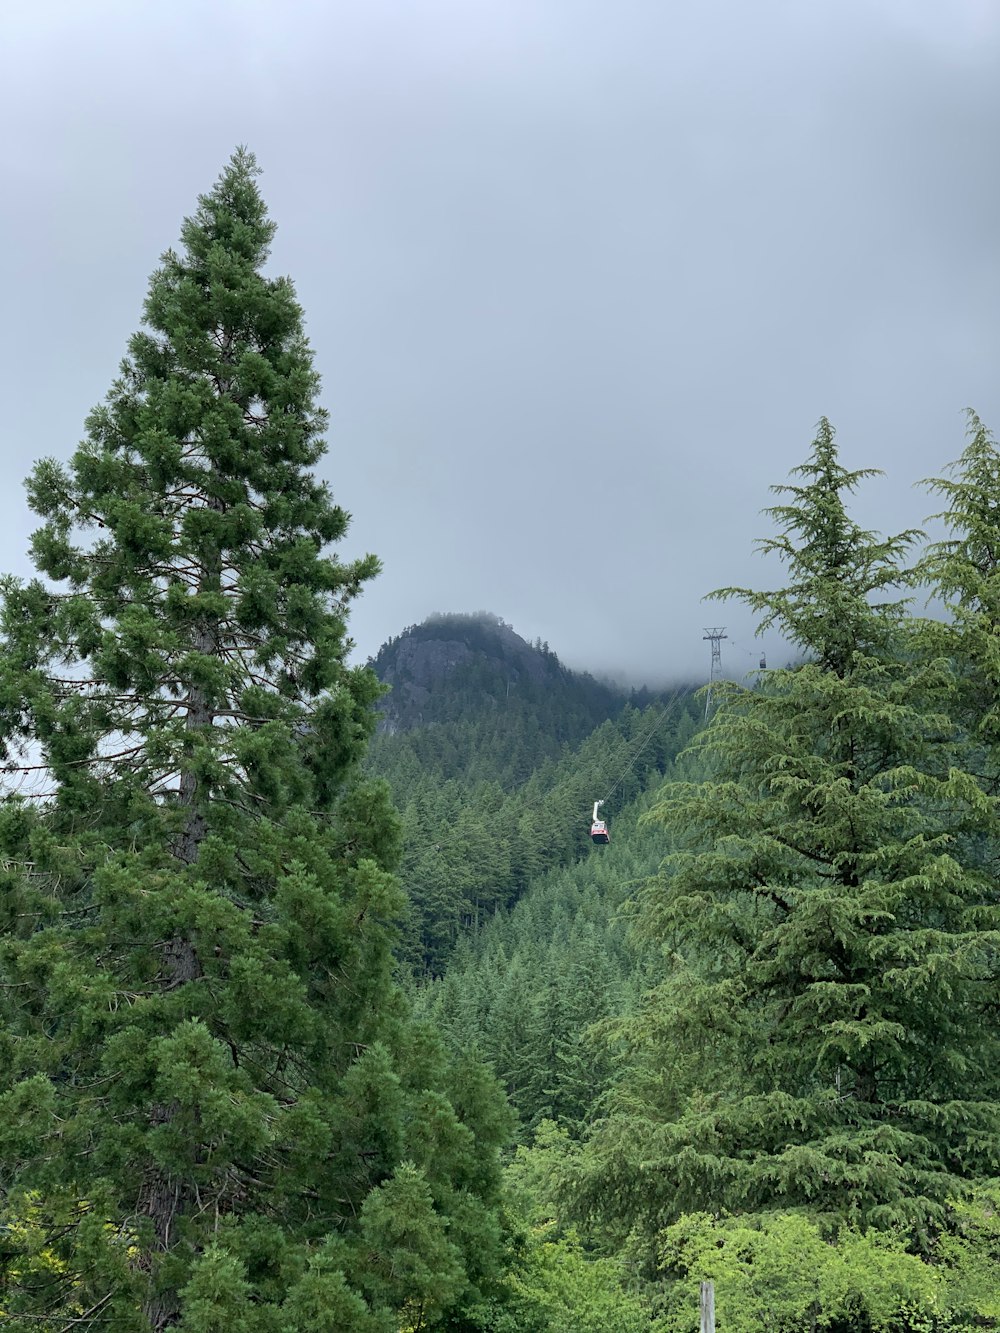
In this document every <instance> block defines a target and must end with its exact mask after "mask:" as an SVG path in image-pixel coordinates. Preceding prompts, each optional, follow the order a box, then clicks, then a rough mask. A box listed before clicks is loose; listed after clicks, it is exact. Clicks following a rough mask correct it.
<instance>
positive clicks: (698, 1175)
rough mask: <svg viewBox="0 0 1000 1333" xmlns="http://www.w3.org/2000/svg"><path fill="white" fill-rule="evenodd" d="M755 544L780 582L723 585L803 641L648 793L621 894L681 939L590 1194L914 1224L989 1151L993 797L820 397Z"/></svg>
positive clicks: (650, 1212)
mask: <svg viewBox="0 0 1000 1333" xmlns="http://www.w3.org/2000/svg"><path fill="white" fill-rule="evenodd" d="M797 471H798V477H799V478H800V481H799V482H798V483H797V484H793V485H790V486H788V487H781V488H778V489H779V491H783V492H784V493H785V495H786V497H787V498H786V499H785V501H784V502H783V503H781V504H779V505H778V506H776V507H775V508H774V509H772V510H771V511H769V512H770V513H771V514H772V516H773V517H774V518H775V520H776V522H777V524H778V528H779V533H778V535H777V536H775V537H773V538H770V539H769V540H767V541H765V542H764V543H763V544H762V545H763V548H764V549H765V550H766V551H770V552H774V553H776V554H777V555H779V556H780V557H781V558H782V559H783V560H784V562H785V563H786V564H787V567H788V570H789V574H790V580H789V584H788V586H787V587H786V588H783V589H778V590H776V591H769V592H757V591H753V590H749V589H745V588H730V589H724V590H723V591H722V592H721V593H719V594H716V595H718V596H725V597H729V596H735V597H738V598H741V599H742V600H744V601H745V602H747V603H748V604H749V605H750V606H751V607H752V608H753V609H754V610H755V611H756V612H758V613H759V614H760V616H761V626H762V628H763V627H766V626H769V625H775V626H777V627H778V628H779V629H780V630H781V632H782V633H783V634H784V635H785V636H786V637H787V638H788V639H790V640H791V641H792V642H793V643H794V644H795V645H796V646H797V647H798V648H799V649H800V650H801V652H802V654H803V657H804V661H803V662H802V664H801V665H799V666H796V667H792V668H790V669H787V670H779V671H772V672H769V673H767V676H766V677H765V678H764V679H762V680H761V682H760V684H759V688H756V689H744V688H740V687H738V686H735V685H729V686H727V687H725V688H724V689H723V690H722V691H720V692H719V694H718V695H717V697H718V698H719V711H718V714H717V716H716V718H715V720H714V722H713V725H712V726H711V727H710V728H709V730H708V731H707V732H706V733H705V735H704V747H703V750H702V759H703V762H705V763H706V765H708V766H709V775H708V779H707V780H706V781H703V782H698V783H684V784H675V785H672V786H670V787H668V788H666V789H665V791H664V794H663V799H662V801H661V803H660V804H659V805H658V807H657V808H656V809H655V810H654V811H653V814H652V818H653V819H654V820H656V821H658V822H660V823H662V824H664V825H665V826H666V827H667V828H668V829H669V830H670V831H671V834H672V836H673V838H674V839H675V845H676V846H677V848H678V850H677V852H676V854H674V855H673V856H671V857H670V858H669V859H668V861H667V863H666V865H665V867H664V870H663V872H662V874H661V875H660V876H659V877H658V879H657V880H656V881H655V882H653V883H652V884H651V885H650V887H649V888H648V890H647V891H646V892H645V893H644V894H643V896H642V898H641V899H640V902H639V911H640V914H641V923H642V926H641V928H642V929H643V930H644V931H645V932H646V933H648V935H650V936H652V937H654V938H656V939H657V940H658V941H660V942H662V943H663V945H664V946H665V947H666V948H667V950H668V952H670V953H673V952H674V951H676V953H675V954H674V957H675V969H674V971H673V974H672V976H671V977H670V979H669V980H668V981H667V982H666V983H664V984H663V985H662V986H661V987H659V988H658V990H657V991H656V992H655V993H654V995H653V997H652V999H651V1000H650V1002H649V1003H648V1004H647V1006H646V1008H645V1011H644V1013H643V1015H642V1017H641V1018H640V1019H638V1020H637V1021H636V1023H635V1024H634V1026H632V1028H631V1031H630V1039H631V1050H632V1052H633V1059H634V1060H635V1062H636V1071H635V1073H634V1074H632V1075H629V1076H626V1078H625V1080H624V1084H623V1088H622V1090H621V1092H620V1095H619V1098H618V1114H617V1115H616V1116H612V1117H610V1118H609V1120H608V1121H607V1123H606V1124H605V1126H604V1127H603V1128H602V1129H601V1130H600V1132H599V1133H598V1134H597V1136H596V1138H595V1142H594V1145H593V1146H594V1149H595V1152H596V1162H597V1166H596V1168H595V1170H594V1172H593V1174H592V1175H591V1176H590V1179H589V1184H588V1185H587V1187H586V1189H585V1193H589V1197H590V1199H591V1201H592V1203H594V1202H595V1201H597V1200H599V1203H598V1206H600V1207H603V1208H604V1210H605V1211H606V1212H612V1213H613V1212H615V1211H616V1210H617V1211H618V1212H619V1214H624V1215H625V1216H626V1217H628V1216H629V1215H631V1216H632V1217H634V1216H635V1215H636V1214H637V1213H639V1214H641V1213H645V1214H646V1215H647V1217H648V1218H649V1220H650V1222H651V1223H652V1225H653V1227H654V1229H655V1227H656V1226H658V1225H662V1223H663V1221H664V1220H667V1219H670V1218H673V1217H676V1216H677V1215H678V1214H679V1213H680V1212H682V1211H684V1210H698V1209H706V1208H707V1209H709V1210H711V1211H716V1210H718V1209H720V1208H725V1207H728V1208H731V1209H737V1210H756V1209H770V1208H775V1207H780V1208H787V1207H796V1208H807V1209H815V1210H817V1211H820V1212H826V1213H828V1214H832V1215H834V1216H839V1217H840V1218H842V1219H845V1220H849V1221H852V1222H856V1223H858V1224H861V1225H863V1226H869V1225H874V1226H877V1227H894V1226H904V1227H909V1228H911V1229H912V1230H913V1232H914V1234H917V1233H919V1232H920V1231H921V1230H922V1229H924V1228H927V1227H929V1226H932V1225H933V1224H934V1223H935V1222H936V1221H938V1220H940V1218H941V1217H942V1215H943V1207H944V1203H945V1201H946V1200H947V1199H948V1197H949V1196H952V1195H954V1194H955V1193H956V1192H957V1191H960V1190H961V1189H962V1187H963V1184H964V1183H965V1182H967V1181H968V1180H969V1179H970V1178H975V1177H976V1176H977V1175H982V1174H986V1175H988V1174H991V1173H992V1172H993V1171H994V1170H995V1168H996V1164H997V1149H996V1144H997V1142H998V1141H1000V1140H998V1132H1000V1112H998V1110H997V1103H996V1093H997V1078H996V1070H997V1068H998V1062H997V1056H998V1054H1000V1052H998V1050H997V1042H996V1036H995V1032H994V1030H993V1027H992V1024H990V1023H989V1022H986V1021H984V1019H985V1009H986V1006H987V1005H988V1003H989V999H990V986H991V981H990V977H991V974H992V971H993V961H992V960H993V957H994V954H995V950H996V946H997V942H998V940H1000V934H998V932H997V925H998V921H997V912H996V909H995V908H994V907H992V906H991V905H990V904H991V903H992V901H993V896H994V895H993V893H992V887H991V885H990V883H989V881H988V879H987V878H986V877H984V876H983V875H982V874H981V873H979V872H978V871H977V870H976V868H975V866H974V865H972V864H970V863H969V861H968V858H966V857H965V856H964V855H963V846H964V844H963V839H964V834H965V833H966V832H967V831H968V830H969V829H971V828H975V827H977V826H979V825H980V824H981V823H982V821H983V820H985V819H988V818H989V817H990V815H991V806H990V802H989V801H988V800H987V799H986V798H985V797H984V795H983V794H982V792H981V790H980V788H979V786H978V785H977V783H976V782H975V781H974V780H973V778H971V777H970V776H969V775H968V774H966V773H964V772H962V771H960V770H959V769H957V768H955V767H953V766H951V764H950V760H951V758H952V752H951V748H950V746H951V740H950V738H951V736H952V728H951V727H950V724H949V721H948V718H947V715H946V712H945V711H944V706H945V705H946V703H947V701H948V699H949V698H950V686H951V680H950V673H949V672H948V670H947V669H946V666H945V664H942V663H941V662H939V661H932V662H930V663H929V664H925V665H923V666H921V665H919V664H918V663H917V662H916V661H915V660H914V656H913V644H912V641H911V640H910V638H909V636H908V633H907V621H906V609H905V605H904V604H903V603H902V602H901V601H900V600H898V597H897V595H896V592H895V590H896V589H899V588H900V587H901V586H902V587H904V588H905V586H906V585H907V583H908V582H909V576H908V575H907V574H906V573H905V572H904V571H903V570H902V568H901V562H902V559H903V558H904V556H905V554H906V552H907V550H908V548H909V547H910V545H911V542H912V540H913V537H914V535H915V534H913V533H904V534H902V535H900V536H898V537H895V538H888V539H882V538H879V537H878V536H876V535H874V534H872V533H870V532H866V531H864V530H862V529H861V528H859V527H858V526H857V524H855V523H854V522H853V521H852V520H851V518H850V517H849V515H848V512H847V509H846V507H845V500H846V497H847V496H848V495H849V494H850V493H851V492H852V491H853V490H854V488H855V487H856V486H857V484H858V483H859V482H860V481H861V480H862V479H863V478H864V477H865V476H867V475H868V473H866V472H851V471H847V470H845V469H844V468H843V466H842V465H841V463H840V461H839V458H838V454H837V450H836V446H835V443H834V439H833V432H832V430H831V428H830V427H829V425H828V423H826V422H825V421H824V422H822V423H821V424H820V428H819V433H818V435H817V438H816V440H815V442H814V445H813V450H812V453H811V456H810V458H809V459H808V461H807V462H806V463H805V464H804V465H803V466H802V467H801V468H799V469H798V470H797Z"/></svg>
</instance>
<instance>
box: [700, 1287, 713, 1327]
mask: <svg viewBox="0 0 1000 1333" xmlns="http://www.w3.org/2000/svg"><path fill="white" fill-rule="evenodd" d="M701 1333H715V1283H714V1282H703V1283H702V1284H701Z"/></svg>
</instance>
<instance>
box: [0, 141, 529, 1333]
mask: <svg viewBox="0 0 1000 1333" xmlns="http://www.w3.org/2000/svg"><path fill="white" fill-rule="evenodd" d="M256 176H257V169H256V165H255V162H254V159H253V157H252V155H250V154H249V153H247V152H245V151H242V150H241V151H239V152H237V153H236V155H235V156H234V157H233V159H232V160H231V162H230V164H229V166H228V167H227V169H226V170H225V171H224V172H223V173H222V175H221V177H220V179H219V181H218V182H217V184H216V185H215V187H214V189H213V190H212V191H211V192H210V193H208V194H207V195H205V196H203V197H202V198H201V200H200V203H199V207H198V210H197V212H196V213H195V214H194V216H193V217H191V218H189V219H188V220H187V221H186V222H185V223H184V227H183V232H182V239H183V248H182V251H181V252H180V253H174V252H168V253H167V254H166V255H165V256H164V257H163V261H162V264H161V267H160V268H159V269H158V270H157V271H156V273H155V274H154V275H153V278H152V280H151V283H150V287H149V294H148V297H147V300H146V304H145V327H144V328H143V330H142V331H141V332H139V333H137V334H136V335H135V336H134V337H133V338H132V340H131V342H130V344H129V350H128V355H127V356H126V358H125V360H124V362H123V363H122V367H121V373H120V376H119V378H118V379H117V380H116V381H115V383H114V385H113V387H112V389H111V391H110V393H109V395H108V398H107V401H106V402H105V403H104V404H103V405H102V406H101V407H99V408H97V409H96V410H95V411H94V412H93V413H92V414H91V416H90V418H89V419H88V422H87V438H86V440H85V441H84V443H83V444H82V445H81V446H80V448H79V449H78V451H77V452H76V454H75V455H74V457H73V459H72V462H71V463H70V465H69V466H68V467H67V466H63V465H60V464H59V463H56V462H53V461H45V462H43V463H41V464H39V465H38V467H37V468H36V469H35V472H34V474H33V476H32V478H31V479H30V482H29V497H30V503H31V506H32V508H33V509H34V510H35V511H36V512H37V513H38V514H39V515H40V516H41V518H42V520H43V522H42V526H41V527H40V528H39V530H38V531H37V532H36V534H35V536H34V538H33V542H32V550H33V556H34V560H35V563H36V566H37V568H38V569H39V571H40V574H41V576H42V577H40V578H38V579H36V580H34V581H32V582H29V583H27V584H20V583H17V582H14V581H12V580H8V581H7V582H6V585H5V587H4V609H3V622H2V628H3V639H4V642H3V653H2V665H0V731H2V740H3V745H4V755H5V760H6V771H7V774H8V778H9V780H10V782H11V783H12V785H13V787H14V789H15V794H13V795H8V797H7V798H6V800H5V802H4V804H3V806H2V809H0V853H2V856H3V858H4V859H3V861H2V872H0V873H2V878H3V893H2V897H0V903H2V908H0V910H2V914H3V915H2V920H0V931H2V934H0V982H2V988H0V997H2V998H0V1005H2V1006H3V1015H2V1016H3V1019H4V1027H5V1029H6V1031H5V1034H4V1036H3V1037H2V1038H0V1094H2V1095H0V1203H2V1207H3V1212H4V1219H3V1220H4V1226H3V1227H0V1236H2V1237H3V1240H2V1241H0V1247H2V1249H0V1293H2V1294H0V1309H2V1310H3V1312H4V1314H5V1315H7V1317H8V1318H10V1319H16V1318H21V1319H23V1320H25V1321H28V1320H31V1321H33V1322H31V1323H30V1324H28V1323H25V1326H26V1327H29V1326H30V1327H32V1328H35V1327H38V1328H48V1327H52V1328H56V1327H59V1328H62V1327H63V1326H64V1325H65V1326H69V1324H70V1323H72V1325H73V1327H75V1328H76V1327H80V1328H86V1327H91V1326H95V1327H96V1326H98V1325H100V1326H101V1327H113V1328H115V1329H119V1330H126V1329H136V1330H145V1329H149V1328H152V1329H157V1330H158V1329H162V1328H166V1327H169V1326H173V1325H178V1326H182V1327H183V1328H185V1329H188V1330H191V1331H192V1333H194V1331H195V1330H203V1329H204V1330H207V1329H210V1328H211V1329H214V1328H218V1327H222V1326H226V1327H228V1328H230V1329H236V1330H240V1329H247V1330H250V1329H253V1330H270V1329H275V1330H277V1329H282V1330H286V1329H287V1330H293V1329H313V1328H316V1329H319V1328H324V1329H326V1328H334V1327H336V1328H338V1329H345V1330H350V1329H357V1330H368V1331H370V1333H374V1331H375V1330H381V1329H387V1328H395V1327H397V1325H398V1318H399V1313H398V1312H399V1311H400V1310H401V1309H402V1308H403V1306H405V1307H406V1309H408V1310H417V1309H422V1310H425V1311H426V1310H434V1311H437V1312H438V1313H440V1312H441V1311H442V1310H444V1309H446V1308H448V1307H449V1306H452V1305H454V1304H455V1303H456V1302H458V1301H460V1300H461V1299H462V1297H463V1293H464V1292H468V1291H470V1290H471V1291H473V1292H475V1291H476V1290H478V1288H477V1287H476V1283H477V1282H481V1281H484V1280H486V1278H487V1277H488V1275H489V1271H490V1265H491V1262H492V1261H493V1257H495V1255H496V1253H497V1252H498V1246H499V1234H498V1230H497V1225H496V1222H495V1220H494V1219H493V1216H492V1212H491V1209H492V1198H493V1194H494V1193H495V1191H496V1188H497V1175H496V1162H495V1158H496V1150H497V1143H498V1139H499V1138H501V1137H502V1136H503V1132H504V1131H503V1129H502V1124H503V1115H502V1113H498V1112H497V1110H496V1105H495V1104H494V1108H493V1111H492V1112H491V1113H490V1114H488V1115H487V1114H485V1113H484V1112H483V1110H482V1108H483V1107H484V1106H485V1105H486V1103H487V1101H488V1099H486V1098H480V1099H479V1101H478V1102H477V1103H476V1104H475V1105H471V1104H470V1107H471V1109H470V1107H466V1108H463V1106H462V1104H461V1103H460V1101H459V1102H456V1101H455V1099H454V1098H453V1097H451V1096H450V1094H449V1091H448V1088H447V1087H446V1086H445V1084H446V1083H447V1073H446V1070H445V1066H444V1064H443V1063H442V1058H441V1056H440V1052H438V1053H437V1054H436V1055H434V1054H432V1048H434V1042H433V1040H432V1039H431V1038H430V1037H429V1036H427V1035H424V1036H419V1037H418V1036H416V1035H415V1034H414V1032H413V1031H412V1030H411V1029H410V1027H409V1024H408V1020H407V1018H406V1015H405V1011H404V1009H403V1007H402V1005H401V1003H400V999H399V996H398V994H397V992H396V991H395V989H394V987H393V984H392V982H391V967H392V958H391V946H392V941H393V935H394V927H393V924H392V923H393V920H394V918H395V917H396V916H397V915H398V913H399V911H400V897H399V893H398V890H397V887H396V884H395V881H394V880H393V878H392V876H391V873H390V872H391V870H392V867H393V864H394V862H395V859H396V857H397V853H398V846H397V844H398V834H397V825H396V819H395V816H394V814H393V813H392V811H391V808H390V805H389V802H388V798H387V796H386V792H385V789H384V788H383V786H382V785H381V784H379V783H377V782H367V783H366V782H364V781H362V780H361V778H360V776H359V772H358V765H359V761H360V759H361V756H362V753H363V750H364V747H365V743H366V739H367V737H368V736H369V734H370V732H371V730H372V720H373V714H372V705H373V702H374V700H375V698H376V696H377V694H378V689H379V687H378V685H377V682H376V681H375V679H374V677H373V675H372V674H371V673H370V672H369V671H368V670H367V669H357V668H351V667H349V666H348V665H347V662H346V654H347V651H348V648H349V640H348V639H347V638H346V630H345V616H346V611H347V607H348V605H349V603H350V601H351V599H352V598H353V597H355V596H356V594H357V593H358V591H359V589H360V588H361V586H362V584H363V583H364V582H365V581H366V580H367V579H369V578H370V577H371V576H372V575H373V574H374V573H375V572H376V569H377V562H376V561H375V559H374V558H373V557H370V556H369V557H366V558H364V559H361V560H357V561H355V562H353V563H343V562H342V561H340V560H339V559H337V558H336V557H335V556H334V555H332V554H330V550H329V548H330V544H331V543H334V542H336V541H337V539H338V538H340V537H341V536H342V535H343V533H344V531H345V528H346V526H347V515H346V514H345V512H344V511H343V510H342V509H341V508H339V507H338V506H337V505H336V504H334V503H333V501H332V499H331V497H330V495H329V494H328V492H327V488H326V487H325V485H324V484H322V483H321V482H319V481H318V480H317V479H316V477H315V476H314V474H313V472H312V469H313V468H314V467H315V465H316V464H317V462H318V461H319V460H320V458H321V456H322V454H323V452H324V443H323V439H322V433H323V428H324V426H325V422H326V418H325V414H324V412H323V411H322V410H321V409H320V408H319V406H318V405H317V392H318V387H319V386H318V377H317V375H316V372H315V370H314V368H313V364H312V356H311V352H310V349H309V346H308V344H307V342H306V339H305V336H304V334H303V329H302V313H301V310H300V307H299V305H298V303H297V301H296V299H295V294H294V291H293V288H292V285H291V283H290V282H289V281H288V280H287V279H285V278H272V277H268V276H266V274H265V273H264V271H263V266H264V264H265V261H266V258H267V254H268V246H269V243H270V241H271V238H272V235H273V230H274V228H273V224H272V223H271V222H270V221H269V220H268V217H267V213H266V210H265V206H264V203H263V201H262V199H261V196H260V194H259V191H258V187H257V182H256ZM414 1052H417V1054H414ZM421 1052H422V1054H421ZM435 1071H436V1072H435ZM477 1122H480V1123H481V1125H482V1135H481V1137H480V1140H479V1142H478V1143H477V1140H476V1132H477V1131H476V1126H477ZM490 1126H492V1127H490ZM442 1161H447V1162H448V1163H449V1168H448V1171H447V1172H444V1171H443V1170H442V1168H441V1166H440V1163H441V1162H442ZM463 1163H464V1166H463ZM404 1273H405V1274H408V1275H409V1276H408V1278H407V1280H406V1281H405V1282H404V1281H403V1280H402V1278H401V1276H400V1275H401V1274H404ZM424 1275H427V1284H426V1290H424V1289H422V1287H421V1284H422V1282H423V1281H424ZM435 1317H436V1316H435ZM46 1321H48V1322H46Z"/></svg>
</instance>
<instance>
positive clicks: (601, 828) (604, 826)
mask: <svg viewBox="0 0 1000 1333" xmlns="http://www.w3.org/2000/svg"><path fill="white" fill-rule="evenodd" d="M680 693H681V691H680V689H676V690H674V692H673V694H672V695H671V696H670V698H669V699H668V700H667V702H666V703H665V704H664V706H663V709H662V711H661V712H660V713H659V715H658V716H657V717H655V718H654V719H653V721H652V724H651V725H650V727H649V728H648V730H647V731H646V734H645V735H644V736H643V738H642V740H641V741H640V743H639V746H638V748H637V749H636V751H635V753H634V754H633V755H632V758H631V759H630V760H629V761H628V763H627V764H626V765H625V767H624V769H623V770H622V773H621V776H620V777H619V778H618V781H617V782H616V783H615V784H614V786H613V787H612V788H611V790H610V791H609V792H608V794H607V796H605V797H604V798H603V799H602V800H600V801H595V802H594V812H593V815H592V816H591V820H590V836H591V838H592V839H593V841H594V842H597V843H608V842H610V841H611V836H610V834H609V833H608V823H607V820H606V819H601V818H600V817H599V811H600V808H601V806H602V805H606V804H607V802H608V801H610V800H611V798H612V796H614V794H615V792H616V791H617V790H618V788H619V787H620V786H621V785H622V783H623V782H624V781H625V779H626V778H627V777H628V775H629V773H631V771H632V769H633V768H635V766H636V764H637V763H638V761H639V756H640V755H641V754H642V752H643V751H644V750H645V749H646V746H647V745H648V744H649V742H650V741H651V740H652V739H653V737H654V736H655V735H656V733H657V732H658V731H659V729H660V727H661V726H662V725H663V723H664V721H665V719H666V718H667V717H668V716H669V714H670V712H671V710H672V708H673V706H674V704H675V703H676V702H677V699H678V697H679V696H680Z"/></svg>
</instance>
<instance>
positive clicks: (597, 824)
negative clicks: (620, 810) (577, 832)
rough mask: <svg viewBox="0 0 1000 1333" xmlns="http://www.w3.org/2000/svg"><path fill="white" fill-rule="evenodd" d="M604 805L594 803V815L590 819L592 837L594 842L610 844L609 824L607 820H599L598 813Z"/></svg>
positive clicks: (601, 802) (599, 802) (600, 802)
mask: <svg viewBox="0 0 1000 1333" xmlns="http://www.w3.org/2000/svg"><path fill="white" fill-rule="evenodd" d="M603 804H604V802H603V801H595V802H594V813H593V815H592V816H591V819H590V836H591V838H593V840H594V842H600V843H603V842H610V841H611V834H610V833H609V832H608V823H607V820H606V819H598V817H597V812H598V811H599V810H600V808H601V806H602V805H603Z"/></svg>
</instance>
